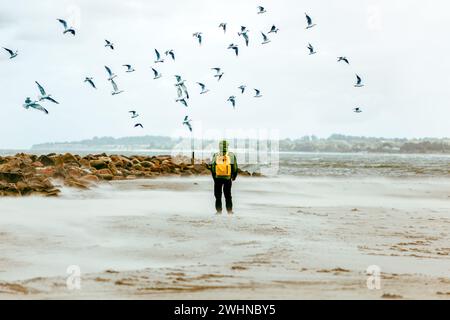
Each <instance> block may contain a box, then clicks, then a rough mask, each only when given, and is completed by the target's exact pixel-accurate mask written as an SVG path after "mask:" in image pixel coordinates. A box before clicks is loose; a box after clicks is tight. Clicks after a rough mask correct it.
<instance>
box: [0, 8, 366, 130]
mask: <svg viewBox="0 0 450 320" xmlns="http://www.w3.org/2000/svg"><path fill="white" fill-rule="evenodd" d="M266 12H267V11H266V9H265V8H264V7H262V6H258V7H257V14H264V13H266ZM305 17H306V23H307V25H306V29H311V28H313V27H315V26H316V24H315V23H314V22H313V20H312V18H311V17H310V16H309V15H308V14H307V13H305ZM57 21H59V22H60V23H61V25H62V26H63V28H64V31H63V34H70V35H72V36H75V35H76V31H75V29H74V28H73V27H71V26H69V25H68V23H67V22H66V21H65V20H63V19H57ZM227 26H228V25H227V23H226V22H222V23H220V24H219V28H220V29H222V30H223V32H224V33H226V32H227ZM278 31H279V29H278V28H277V26H275V25H272V27H271V28H270V30H269V31H268V32H267V34H266V33H264V32H262V31H261V36H262V42H261V44H262V45H265V44H268V43H270V42H271V40H270V39H269V36H268V35H269V34H277V33H278ZM249 32H250V30H249V29H247V27H245V26H241V27H240V31H239V32H238V33H237V34H238V37H242V38H243V39H244V42H245V46H246V47H248V45H249V42H250V37H249ZM193 37H194V38H195V39H196V40H197V41H198V44H199V45H200V46H201V45H202V40H203V33H202V32H195V33H193ZM104 46H105V48H108V49H110V50H114V43H113V42H111V41H110V40H105V44H104ZM3 49H4V50H6V52H7V53H8V54H9V58H10V59H14V58H16V57H17V56H18V54H19V52H18V50H16V51H14V50H12V49H9V48H5V47H3ZM228 49H230V50H233V51H234V53H235V55H236V56H239V45H238V44H235V43H231V44H230V45H229V46H228ZM307 49H308V50H309V55H314V54H316V53H317V52H316V50H315V49H314V47H313V45H312V44H311V43H309V44H308V46H307ZM164 55H165V57H166V58H167V59H171V60H173V61H175V52H174V50H172V49H170V50H166V51H165V52H164ZM164 61H165V58H164V57H163V56H162V55H161V54H160V52H159V51H158V50H157V49H155V60H154V63H155V64H159V63H164ZM337 61H338V62H339V63H341V62H343V63H346V64H347V65H350V61H349V59H348V58H347V57H345V56H341V57H338V60H337ZM123 67H125V68H126V70H125V72H127V73H132V72H134V71H135V69H134V68H133V67H132V66H131V65H129V64H124V65H123ZM105 70H106V73H107V80H108V81H109V82H110V83H111V86H112V89H113V90H112V92H111V94H112V95H113V96H115V95H118V94H121V93H122V92H124V90H120V89H119V87H118V85H117V83H116V81H115V80H114V79H116V78H117V75H116V74H114V72H113V71H112V70H111V68H110V67H108V66H105ZM211 70H212V71H214V72H215V73H214V74H213V77H214V78H216V79H217V81H220V80H221V79H222V77H223V76H224V74H225V73H224V72H223V70H222V69H221V68H220V67H214V68H211ZM152 71H153V74H154V77H153V79H154V80H157V79H160V78H161V77H162V76H163V75H162V73H161V72H159V71H158V70H157V69H155V67H152ZM174 77H175V80H176V83H175V87H176V90H177V98H176V99H175V101H176V102H179V103H181V104H182V105H184V106H185V107H188V100H189V91H188V89H187V86H186V80H183V78H182V77H181V76H180V75H175V76H174ZM84 82H85V83H87V84H88V85H90V86H91V87H92V88H93V89H97V87H96V85H95V82H94V79H93V78H92V77H86V78H85V79H84ZM197 84H198V85H199V87H200V90H201V91H200V94H201V95H203V94H206V93H208V92H209V91H210V90H209V89H208V88H207V87H206V85H205V84H204V83H201V82H197ZM36 85H37V87H38V89H39V92H40V95H39V96H38V100H34V101H33V100H32V99H31V98H30V97H27V98H26V99H25V103H24V104H23V107H24V108H25V109H29V108H33V109H36V110H39V111H42V112H44V113H46V114H48V113H49V112H48V110H47V109H46V108H45V107H43V106H42V104H41V101H42V102H44V101H48V102H52V103H55V104H58V101H56V100H55V99H54V98H53V97H52V96H51V94H48V93H47V91H46V90H45V89H44V87H43V86H42V85H41V84H39V82H37V81H36ZM354 86H355V87H357V88H360V87H363V86H364V84H363V80H362V78H361V77H360V76H359V75H358V74H356V83H355V85H354ZM246 88H247V86H246V85H245V84H242V85H240V86H239V87H238V89H239V91H240V94H244V92H245V91H246ZM254 91H255V95H254V97H255V98H261V97H262V94H261V90H259V89H256V88H254ZM236 100H237V98H236V96H235V95H231V96H229V98H228V99H227V102H230V103H231V106H232V107H233V109H234V108H235V107H236ZM353 111H354V112H355V113H361V112H362V109H361V108H360V107H356V108H354V109H353ZM129 114H130V116H131V119H136V118H138V117H139V113H138V112H137V111H136V110H130V111H129ZM191 122H192V119H190V118H189V116H185V118H184V120H183V122H182V124H183V125H184V126H186V127H187V128H188V129H189V131H190V132H192V130H193V129H192V124H191ZM134 127H136V128H137V127H140V128H144V126H143V125H142V123H136V124H135V125H134Z"/></svg>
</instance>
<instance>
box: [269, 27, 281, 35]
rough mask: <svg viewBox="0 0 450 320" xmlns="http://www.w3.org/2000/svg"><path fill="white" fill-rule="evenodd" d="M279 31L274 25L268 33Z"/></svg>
mask: <svg viewBox="0 0 450 320" xmlns="http://www.w3.org/2000/svg"><path fill="white" fill-rule="evenodd" d="M279 30H280V29H278V28H277V27H276V26H275V25H273V26H272V28H270V31H269V32H268V33H277V32H278V31H279Z"/></svg>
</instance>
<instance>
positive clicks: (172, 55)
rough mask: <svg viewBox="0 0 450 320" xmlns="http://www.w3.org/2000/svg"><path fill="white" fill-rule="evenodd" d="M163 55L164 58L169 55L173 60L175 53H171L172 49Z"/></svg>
mask: <svg viewBox="0 0 450 320" xmlns="http://www.w3.org/2000/svg"><path fill="white" fill-rule="evenodd" d="M165 54H166V56H168V55H170V56H171V57H172V60H175V53H174V52H173V50H172V49H170V50H166V52H165Z"/></svg>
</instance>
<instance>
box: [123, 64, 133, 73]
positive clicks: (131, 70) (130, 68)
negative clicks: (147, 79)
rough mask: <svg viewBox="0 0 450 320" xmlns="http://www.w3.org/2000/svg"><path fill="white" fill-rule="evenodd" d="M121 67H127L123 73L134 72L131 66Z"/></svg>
mask: <svg viewBox="0 0 450 320" xmlns="http://www.w3.org/2000/svg"><path fill="white" fill-rule="evenodd" d="M123 67H127V70H126V71H125V72H135V71H136V70H134V68H133V67H132V66H131V64H124V65H123Z"/></svg>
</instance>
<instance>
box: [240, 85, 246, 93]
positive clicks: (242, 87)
mask: <svg viewBox="0 0 450 320" xmlns="http://www.w3.org/2000/svg"><path fill="white" fill-rule="evenodd" d="M245 88H247V86H246V85H244V84H243V85H240V86H239V87H238V89H240V90H241V94H243V93H244V91H245Z"/></svg>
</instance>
